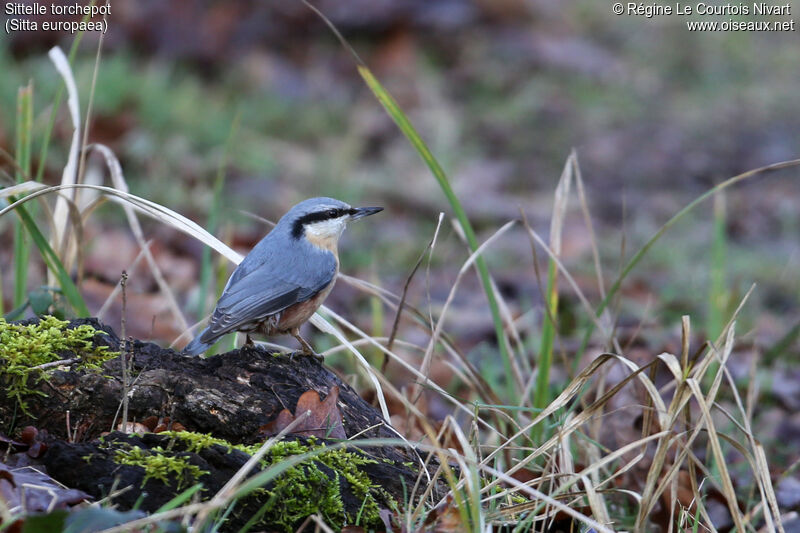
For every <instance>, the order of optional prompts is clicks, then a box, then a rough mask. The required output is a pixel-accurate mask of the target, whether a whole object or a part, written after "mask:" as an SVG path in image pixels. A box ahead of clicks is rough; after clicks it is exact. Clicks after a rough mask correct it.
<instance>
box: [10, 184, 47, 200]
mask: <svg viewBox="0 0 800 533" xmlns="http://www.w3.org/2000/svg"><path fill="white" fill-rule="evenodd" d="M46 188H47V185H44V184H42V183H37V182H35V181H23V182H22V183H18V184H16V185H11V186H9V187H4V188H2V189H0V198H8V197H9V196H17V195H20V194H28V193H30V192H34V191H40V190H42V189H46Z"/></svg>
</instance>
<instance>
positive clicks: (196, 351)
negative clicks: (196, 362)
mask: <svg viewBox="0 0 800 533" xmlns="http://www.w3.org/2000/svg"><path fill="white" fill-rule="evenodd" d="M207 330H208V328H206V329H204V330H203V331H201V332H200V334H199V335H197V337H195V338H194V340H193V341H192V342H190V343H189V344H187V345H186V348H184V349H183V353H185V354H186V355H200V354H201V353H203V352H205V351H206V350H208V349H209V348H211V346H212V345H213V344H214V341H212V342H203V341H201V340H200V338H201V337H202V336H203V334H204V333H205V332H206V331H207Z"/></svg>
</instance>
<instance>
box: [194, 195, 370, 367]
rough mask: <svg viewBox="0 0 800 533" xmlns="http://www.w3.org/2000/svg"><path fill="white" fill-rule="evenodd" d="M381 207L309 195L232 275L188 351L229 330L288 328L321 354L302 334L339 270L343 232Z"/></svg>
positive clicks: (277, 331) (267, 332) (275, 331)
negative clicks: (340, 242)
mask: <svg viewBox="0 0 800 533" xmlns="http://www.w3.org/2000/svg"><path fill="white" fill-rule="evenodd" d="M382 210H383V208H382V207H350V206H349V205H347V204H346V203H344V202H340V201H339V200H334V199H333V198H310V199H308V200H305V201H302V202H300V203H299V204H297V205H296V206H294V207H292V208H291V209H290V210H289V212H288V213H286V214H285V215H283V217H281V219H280V220H279V221H278V223H277V224H276V225H275V227H274V228H273V229H272V231H270V232H269V233H268V234H267V236H266V237H264V238H263V239H261V241H260V242H259V243H258V244H256V246H255V248H253V249H252V250H251V251H250V253H249V254H247V256H246V257H245V258H244V259H243V260H242V262H241V263H239V266H237V267H236V270H234V271H233V274H231V277H230V279H228V283H227V285H225V289H223V291H222V296H220V298H219V301H218V302H217V307H216V308H215V309H214V312H213V313H212V315H211V320H210V321H209V323H208V326H207V327H206V329H204V330H203V331H201V332H200V334H199V335H198V336H197V337H195V338H194V340H193V341H192V342H190V343H189V344H188V345H187V346H186V348H184V350H183V351H184V353H186V354H189V355H199V354H201V353H203V352H205V351H206V350H207V349H208V348H210V347H211V345H212V344H214V343H215V342H216V341H217V339H219V338H220V337H221V336H223V335H225V334H226V333H230V332H233V331H242V332H245V333H247V334H248V335H247V344H248V345H252V341H251V340H250V335H249V334H250V333H261V334H264V335H277V334H284V333H289V334H291V335H292V336H294V338H296V339H297V340H298V342H300V344H301V346H302V347H303V352H305V353H306V354H310V355H311V354H313V355H316V354H315V352H314V350H313V349H312V348H311V345H310V344H308V342H306V340H305V339H303V337H301V336H300V326H302V325H303V324H304V323H305V322H306V321H307V320H308V319H309V318H311V315H313V314H314V312H315V311H316V310H317V309H318V308H319V306H320V305H322V302H324V301H325V298H326V297H327V296H328V293H329V292H330V291H331V289H332V288H333V284H334V282H335V281H336V274H337V273H338V272H339V250H338V244H339V236H341V234H342V231H344V228H345V226H346V225H347V223H348V222H350V221H351V220H358V219H359V218H363V217H366V216H369V215H374V214H375V213H377V212H379V211H382Z"/></svg>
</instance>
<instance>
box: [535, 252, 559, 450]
mask: <svg viewBox="0 0 800 533" xmlns="http://www.w3.org/2000/svg"><path fill="white" fill-rule="evenodd" d="M549 265H550V266H549V268H548V270H547V295H546V297H545V306H546V307H547V309H546V311H545V317H544V322H543V324H542V341H541V345H540V347H539V357H538V364H537V370H536V372H537V373H536V390H535V391H534V396H533V407H534V408H536V409H544V408H545V407H547V404H548V403H550V367H551V366H552V363H553V343H554V342H555V338H556V327H557V324H556V321H557V318H556V317H557V316H558V277H557V276H558V265H556V263H555V261H553V260H552V259H550V261H549ZM542 427H543V426H542V425H541V424H540V425H538V426H536V427H535V428H534V436H535V437H539V436H541V429H542ZM538 441H539V439H538V438H534V442H538Z"/></svg>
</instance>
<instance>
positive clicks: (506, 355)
mask: <svg viewBox="0 0 800 533" xmlns="http://www.w3.org/2000/svg"><path fill="white" fill-rule="evenodd" d="M358 72H359V74H361V77H362V78H363V79H364V81H365V82H366V84H367V86H368V87H369V88H370V90H371V91H372V92H373V94H374V95H375V97H376V98H377V99H378V101H379V102H380V103H381V105H383V107H384V109H385V110H386V112H387V113H388V114H389V116H390V117H391V118H392V120H394V122H395V124H397V126H398V127H399V128H400V131H402V132H403V134H404V135H405V136H406V138H407V139H408V140H409V142H410V143H411V145H412V146H413V147H414V148H415V149H416V150H417V153H418V154H419V156H420V157H421V158H422V160H423V161H424V162H425V164H426V165H427V166H428V168H429V169H430V171H431V173H432V174H433V176H434V178H436V181H437V182H438V183H439V187H441V189H442V192H444V195H445V197H446V198H447V201H448V202H449V203H450V207H451V208H452V209H453V212H454V214H455V215H456V218H457V219H458V222H459V223H460V224H461V228H462V229H463V231H464V235H465V237H466V239H467V243H468V244H469V247H470V249H471V250H472V251H473V252H474V251H475V250H477V249H478V239H477V237H476V236H475V230H474V229H473V228H472V224H471V223H470V221H469V218H468V217H467V213H466V211H464V208H463V206H462V205H461V202H460V201H459V199H458V197H457V196H456V194H455V192H454V191H453V188H452V187H451V186H450V182H449V181H448V179H447V175H446V174H445V172H444V170H443V169H442V167H441V165H439V162H438V161H437V160H436V158H435V157H433V154H432V153H431V151H430V150H429V149H428V147H427V145H426V144H425V142H424V141H423V140H422V138H421V137H420V136H419V133H417V130H416V129H415V128H414V126H413V125H412V124H411V121H410V120H408V117H407V116H406V115H405V113H403V111H402V110H401V109H400V106H399V105H398V104H397V102H396V101H395V100H394V98H392V96H391V95H390V94H389V93H388V92H387V91H386V89H385V88H384V87H383V85H381V83H380V82H379V81H378V80H377V79H376V78H375V76H373V74H372V72H370V70H369V69H368V68H367V67H366V66H364V65H363V64H360V65H358ZM475 266H476V267H477V269H478V273H479V275H480V279H481V283H482V285H483V289H484V290H485V291H486V298H487V299H488V301H489V309H490V311H491V313H492V320H493V322H494V329H495V334H496V336H497V345H498V347H499V348H500V355H501V359H502V361H503V367H504V370H505V374H506V396H507V398H509V399H511V398H515V397H516V396H517V395H516V389H515V383H516V382H515V380H514V372H513V366H512V364H511V352H510V350H509V347H508V346H507V344H506V341H505V338H506V337H505V334H504V332H503V320H502V318H501V316H500V308H499V306H498V304H497V298H496V297H495V294H494V289H493V288H492V284H491V282H490V280H489V269H488V267H487V266H486V261H485V260H484V258H483V256H479V257H478V258H477V259H476V260H475Z"/></svg>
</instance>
